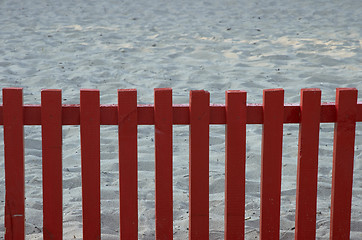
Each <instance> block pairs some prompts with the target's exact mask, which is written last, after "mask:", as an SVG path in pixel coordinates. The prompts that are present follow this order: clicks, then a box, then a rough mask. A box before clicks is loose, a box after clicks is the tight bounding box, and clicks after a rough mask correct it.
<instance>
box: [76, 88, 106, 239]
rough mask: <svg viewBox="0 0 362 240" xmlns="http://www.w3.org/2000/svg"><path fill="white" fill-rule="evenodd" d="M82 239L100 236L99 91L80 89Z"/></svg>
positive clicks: (99, 237) (98, 237)
mask: <svg viewBox="0 0 362 240" xmlns="http://www.w3.org/2000/svg"><path fill="white" fill-rule="evenodd" d="M80 140H81V159H82V163H81V164H82V210H83V238H84V239H101V208H100V205H101V200H100V196H101V193H100V108H99V91H98V90H87V89H82V90H80Z"/></svg>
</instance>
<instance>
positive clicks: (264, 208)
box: [260, 89, 284, 240]
mask: <svg viewBox="0 0 362 240" xmlns="http://www.w3.org/2000/svg"><path fill="white" fill-rule="evenodd" d="M263 110H264V114H263V115H264V121H263V135H262V152H261V180H260V239H261V240H263V239H279V225H280V190H281V176H282V174H281V173H282V147H283V118H284V116H283V112H284V90H283V89H272V90H264V91H263Z"/></svg>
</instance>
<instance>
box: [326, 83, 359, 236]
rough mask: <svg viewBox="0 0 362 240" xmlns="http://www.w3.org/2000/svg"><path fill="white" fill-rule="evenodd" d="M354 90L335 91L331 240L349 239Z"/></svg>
mask: <svg viewBox="0 0 362 240" xmlns="http://www.w3.org/2000/svg"><path fill="white" fill-rule="evenodd" d="M356 110H357V90H356V89H343V88H339V89H338V88H337V92H336V113H337V121H336V123H335V126H334V146H333V170H332V196H331V199H332V200H331V227H330V238H331V239H349V235H350V222H351V202H352V183H353V160H354V159H353V158H354V141H355V130H356Z"/></svg>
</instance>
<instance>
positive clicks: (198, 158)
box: [189, 91, 210, 240]
mask: <svg viewBox="0 0 362 240" xmlns="http://www.w3.org/2000/svg"><path fill="white" fill-rule="evenodd" d="M209 106H210V94H209V93H208V92H206V91H191V92H190V143H189V144H190V148H189V151H190V156H189V158H190V160H189V239H190V240H206V239H209V121H210V111H209Z"/></svg>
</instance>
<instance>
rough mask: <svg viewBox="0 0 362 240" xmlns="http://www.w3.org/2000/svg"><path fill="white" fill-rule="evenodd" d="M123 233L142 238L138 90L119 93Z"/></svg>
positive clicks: (124, 237) (128, 237)
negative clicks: (139, 217)
mask: <svg viewBox="0 0 362 240" xmlns="http://www.w3.org/2000/svg"><path fill="white" fill-rule="evenodd" d="M118 141H119V188H120V189H119V193H120V234H121V239H122V240H136V239H137V238H138V212H137V211H138V202H137V91H136V90H135V89H130V90H118Z"/></svg>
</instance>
